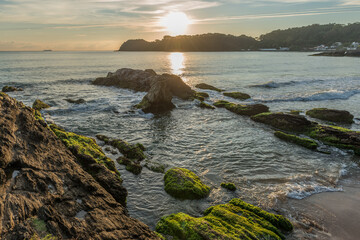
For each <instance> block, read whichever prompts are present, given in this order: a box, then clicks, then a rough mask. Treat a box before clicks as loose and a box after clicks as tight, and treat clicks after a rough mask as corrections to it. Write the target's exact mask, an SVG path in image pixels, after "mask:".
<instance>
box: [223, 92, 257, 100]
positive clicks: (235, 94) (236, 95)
mask: <svg viewBox="0 0 360 240" xmlns="http://www.w3.org/2000/svg"><path fill="white" fill-rule="evenodd" d="M223 94H224V96H227V97H231V98H235V99H240V100H246V99H249V98H251V96H250V95H249V94H246V93H241V92H224V93H223Z"/></svg>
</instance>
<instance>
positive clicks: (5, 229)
mask: <svg viewBox="0 0 360 240" xmlns="http://www.w3.org/2000/svg"><path fill="white" fill-rule="evenodd" d="M0 115H1V118H0V169H1V170H2V171H4V172H5V173H6V176H8V177H7V178H6V179H5V182H3V183H2V184H1V190H0V196H1V199H2V201H1V203H0V205H1V209H2V210H1V211H0V218H1V219H2V221H1V223H0V224H1V228H0V236H1V239H4V240H7V239H31V238H33V239H38V238H44V237H45V236H46V237H47V239H50V238H52V237H53V238H54V237H55V238H57V239H99V240H100V239H113V240H115V239H144V240H145V239H159V237H158V236H157V235H156V234H155V233H153V232H152V231H151V230H150V229H149V228H148V227H147V226H146V225H145V224H143V223H141V222H140V221H138V220H135V219H133V218H131V217H129V216H128V214H127V210H126V208H125V207H124V205H123V204H122V203H120V202H119V201H118V200H116V198H114V196H115V194H111V193H110V192H109V191H108V190H107V189H110V188H113V189H118V192H117V194H119V195H120V196H121V195H126V192H125V189H124V188H123V187H122V185H121V184H120V185H119V184H118V183H119V181H115V180H114V178H115V179H118V178H117V177H116V176H117V175H116V174H115V173H113V172H111V171H110V169H109V168H108V166H109V165H108V164H105V165H106V166H105V165H104V164H101V163H97V162H96V160H95V158H96V157H95V155H93V153H90V149H88V150H86V151H84V152H82V151H81V149H82V148H81V147H79V149H78V150H75V149H76V148H77V147H76V145H77V142H78V141H77V140H76V137H75V135H72V134H69V133H67V132H65V131H63V130H61V129H60V128H59V129H60V130H58V135H59V136H60V138H61V139H63V141H62V140H60V139H59V138H58V137H57V136H56V135H55V134H54V133H53V132H52V131H51V130H50V129H49V128H48V127H47V126H44V125H43V124H42V123H41V122H40V121H39V120H36V119H35V117H34V115H33V110H32V109H31V108H29V107H26V106H24V104H22V103H19V102H17V101H16V100H14V99H12V98H10V97H8V96H7V95H6V94H0ZM62 135H64V136H62ZM75 140H76V141H75ZM66 141H68V146H70V147H69V149H72V151H70V150H69V149H68V148H67V147H66V146H65V144H64V143H66ZM73 141H75V144H73V143H72V142H73ZM79 141H80V140H79ZM84 141H85V143H86V144H88V143H89V142H88V139H84ZM81 142H82V140H81V141H80V142H79V144H80V145H82V143H81ZM89 145H90V146H92V143H91V142H90V143H89ZM71 146H74V147H71ZM84 148H85V146H84ZM72 152H75V153H76V154H77V155H78V156H74V154H73V153H72ZM110 166H111V165H110ZM85 169H86V170H89V172H88V171H86V170H85ZM0 175H1V171H0ZM94 176H95V177H94ZM100 183H101V184H100ZM105 183H107V184H108V186H107V187H106V188H107V189H106V188H105V187H103V184H105ZM120 187H121V188H120Z"/></svg>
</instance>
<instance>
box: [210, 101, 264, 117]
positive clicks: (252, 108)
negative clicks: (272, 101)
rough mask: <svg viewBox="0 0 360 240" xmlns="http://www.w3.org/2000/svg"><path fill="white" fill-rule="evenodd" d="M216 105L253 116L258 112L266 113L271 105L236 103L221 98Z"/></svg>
mask: <svg viewBox="0 0 360 240" xmlns="http://www.w3.org/2000/svg"><path fill="white" fill-rule="evenodd" d="M214 106H215V107H218V108H226V109H227V110H229V111H230V112H233V113H236V114H239V115H244V116H253V115H256V114H260V113H264V112H268V111H269V107H268V106H266V105H263V104H247V105H245V104H236V103H231V102H228V101H224V100H220V101H217V102H215V103H214Z"/></svg>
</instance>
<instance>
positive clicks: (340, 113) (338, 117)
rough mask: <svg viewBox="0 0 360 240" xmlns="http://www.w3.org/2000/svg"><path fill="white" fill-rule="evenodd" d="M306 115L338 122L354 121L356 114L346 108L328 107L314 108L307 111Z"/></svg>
mask: <svg viewBox="0 0 360 240" xmlns="http://www.w3.org/2000/svg"><path fill="white" fill-rule="evenodd" d="M306 115H308V116H310V117H313V118H317V119H321V120H325V121H331V122H337V123H353V122H354V120H353V119H354V116H353V115H352V114H350V113H349V112H348V111H345V110H335V109H327V108H314V109H312V110H309V111H307V112H306Z"/></svg>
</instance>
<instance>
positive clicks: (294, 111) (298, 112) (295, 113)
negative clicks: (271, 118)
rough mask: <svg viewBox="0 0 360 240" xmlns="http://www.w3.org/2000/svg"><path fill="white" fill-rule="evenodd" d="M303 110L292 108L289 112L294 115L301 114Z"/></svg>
mask: <svg viewBox="0 0 360 240" xmlns="http://www.w3.org/2000/svg"><path fill="white" fill-rule="evenodd" d="M301 112H302V111H300V110H290V112H288V114H293V115H300V113H301Z"/></svg>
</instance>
